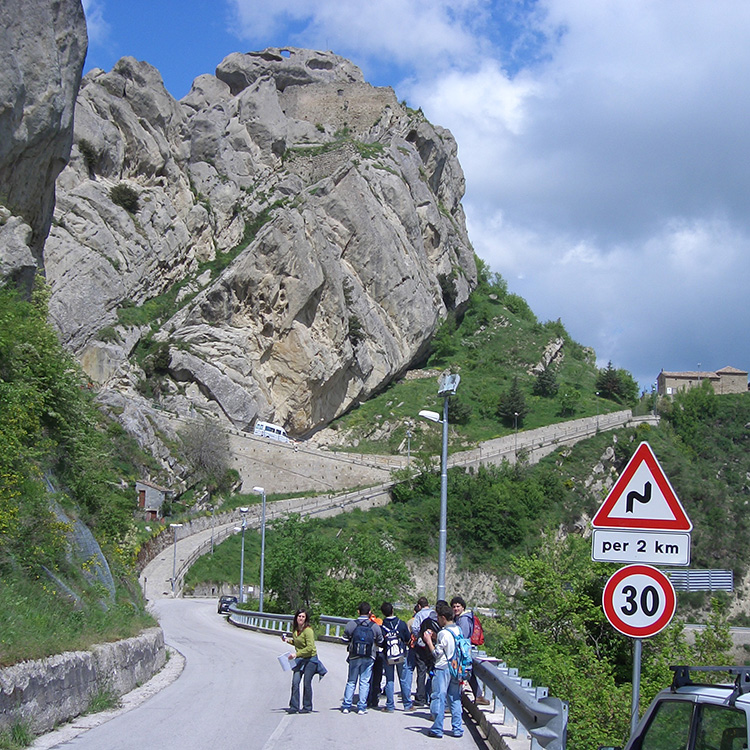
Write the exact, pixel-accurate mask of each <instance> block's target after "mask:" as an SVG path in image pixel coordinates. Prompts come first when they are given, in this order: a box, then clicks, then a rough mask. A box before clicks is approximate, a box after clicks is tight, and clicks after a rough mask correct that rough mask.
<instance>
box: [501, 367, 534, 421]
mask: <svg viewBox="0 0 750 750" xmlns="http://www.w3.org/2000/svg"><path fill="white" fill-rule="evenodd" d="M528 413H529V408H528V406H526V396H524V393H523V391H522V390H521V386H520V385H519V384H518V376H516V377H514V378H513V382H512V383H511V385H510V388H509V389H508V390H507V391H505V392H504V393H503V394H502V395H501V396H500V401H499V402H498V405H497V415H498V416H499V417H500V419H502V420H503V422H504V423H505V424H506V425H508V426H509V427H516V426H518V427H520V426H521V424H522V423H523V420H524V417H525V416H526V415H527V414H528Z"/></svg>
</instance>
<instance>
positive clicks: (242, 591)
mask: <svg viewBox="0 0 750 750" xmlns="http://www.w3.org/2000/svg"><path fill="white" fill-rule="evenodd" d="M249 510H250V508H240V513H241V514H242V526H241V530H242V552H241V553H240V604H244V603H245V528H246V527H247V512H248V511H249Z"/></svg>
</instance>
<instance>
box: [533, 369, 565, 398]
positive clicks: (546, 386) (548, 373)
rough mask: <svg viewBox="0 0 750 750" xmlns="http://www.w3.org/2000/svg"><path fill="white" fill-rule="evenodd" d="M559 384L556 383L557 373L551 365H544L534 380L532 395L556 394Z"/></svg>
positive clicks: (552, 395) (551, 396)
mask: <svg viewBox="0 0 750 750" xmlns="http://www.w3.org/2000/svg"><path fill="white" fill-rule="evenodd" d="M559 389H560V386H559V385H558V383H557V373H556V372H555V370H554V369H553V368H552V367H545V368H544V369H543V370H542V371H541V372H540V373H539V374H538V375H537V376H536V381H535V382H534V395H535V396H544V397H546V398H553V397H554V396H556V395H557V391H558V390H559Z"/></svg>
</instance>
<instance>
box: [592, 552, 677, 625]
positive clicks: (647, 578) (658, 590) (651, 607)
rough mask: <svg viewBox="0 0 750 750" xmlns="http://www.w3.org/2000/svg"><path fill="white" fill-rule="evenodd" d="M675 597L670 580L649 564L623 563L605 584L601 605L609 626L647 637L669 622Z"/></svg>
mask: <svg viewBox="0 0 750 750" xmlns="http://www.w3.org/2000/svg"><path fill="white" fill-rule="evenodd" d="M675 605H676V599H675V594H674V587H673V586H672V582H671V581H670V580H669V578H667V576H665V575H664V573H662V572H661V571H660V570H657V569H656V568H652V567H651V566H650V565H626V566H625V567H624V568H620V570H618V571H617V572H616V573H615V574H614V575H613V576H611V578H610V579H609V580H608V581H607V583H606V585H605V586H604V594H603V595H602V606H603V607H604V614H606V615H607V619H608V620H609V621H610V623H611V624H612V626H613V627H614V628H616V629H617V630H619V631H620V632H621V633H623V634H624V635H627V636H630V637H631V638H649V637H650V636H652V635H656V634H657V633H658V632H660V631H661V630H663V629H664V628H666V627H667V625H669V623H670V621H671V620H672V617H673V615H674V610H675Z"/></svg>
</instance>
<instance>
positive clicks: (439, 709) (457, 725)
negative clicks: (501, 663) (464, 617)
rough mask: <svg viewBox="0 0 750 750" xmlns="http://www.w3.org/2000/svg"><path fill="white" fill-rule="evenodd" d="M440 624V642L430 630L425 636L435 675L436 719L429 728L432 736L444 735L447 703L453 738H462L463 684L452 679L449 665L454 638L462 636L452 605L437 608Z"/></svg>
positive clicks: (433, 701)
mask: <svg viewBox="0 0 750 750" xmlns="http://www.w3.org/2000/svg"><path fill="white" fill-rule="evenodd" d="M435 611H436V612H437V621H438V625H440V627H441V630H440V632H439V633H438V634H437V642H434V636H433V635H432V633H431V632H430V631H426V632H425V633H424V635H423V638H424V641H425V643H426V644H427V648H428V649H429V650H430V652H431V653H432V655H433V657H434V659H435V674H434V676H433V678H432V698H431V700H430V713H431V714H432V715H433V716H434V717H435V719H434V721H433V723H432V726H431V727H430V731H429V735H430V737H442V736H443V719H444V717H445V703H446V700H447V701H448V703H449V705H450V709H451V730H452V734H453V736H454V737H461V735H463V733H464V727H463V721H462V719H461V683H460V682H459V681H458V680H457V679H455V678H453V677H451V673H450V670H449V669H448V662H449V661H450V660H451V659H452V658H453V652H454V650H455V648H456V640H455V638H454V636H459V635H461V629H460V628H459V627H458V625H456V624H455V623H454V622H453V609H452V608H451V606H450V605H449V604H446V603H442V602H441V603H440V604H437V605H435Z"/></svg>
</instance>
